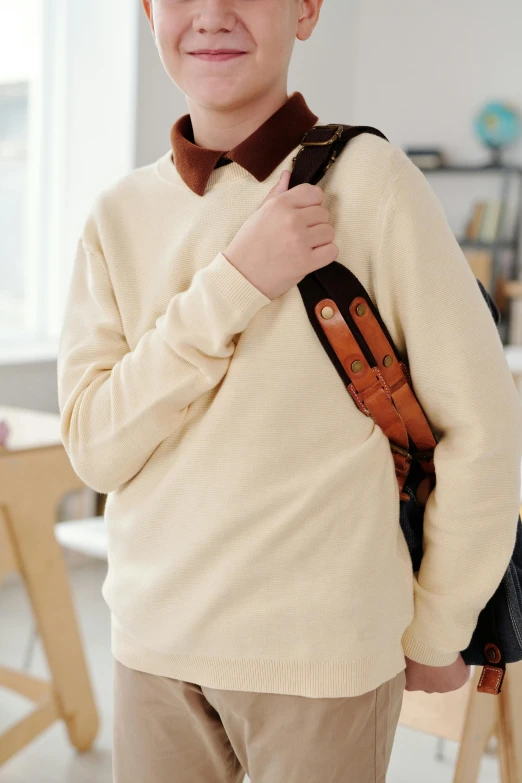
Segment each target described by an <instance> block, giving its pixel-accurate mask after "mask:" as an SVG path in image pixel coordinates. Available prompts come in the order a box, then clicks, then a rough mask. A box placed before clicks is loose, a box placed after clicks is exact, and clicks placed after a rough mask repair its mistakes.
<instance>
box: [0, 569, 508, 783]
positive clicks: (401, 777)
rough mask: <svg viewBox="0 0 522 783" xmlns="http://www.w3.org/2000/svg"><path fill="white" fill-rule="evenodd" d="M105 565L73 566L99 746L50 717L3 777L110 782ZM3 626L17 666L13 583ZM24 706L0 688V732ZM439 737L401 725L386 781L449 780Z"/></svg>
mask: <svg viewBox="0 0 522 783" xmlns="http://www.w3.org/2000/svg"><path fill="white" fill-rule="evenodd" d="M104 570H105V568H104V565H103V564H100V563H89V564H88V565H87V566H81V567H76V568H74V569H73V570H72V571H71V581H72V586H73V591H74V598H75V603H76V607H77V611H78V615H79V621H80V624H81V629H82V635H83V638H84V640H85V647H86V652H87V658H88V662H89V667H90V670H91V673H92V677H93V682H94V687H95V691H96V698H97V701H98V706H99V709H100V712H101V716H102V727H101V731H100V734H99V737H98V740H97V742H96V748H95V750H93V751H91V752H90V753H87V754H85V755H78V754H77V753H76V752H74V751H73V750H72V749H71V747H70V746H69V745H68V742H67V736H66V733H65V730H64V729H63V727H62V726H61V725H60V724H55V725H54V726H53V727H51V728H50V729H48V730H47V731H46V732H45V733H44V734H42V735H41V736H40V737H39V738H38V739H37V740H36V741H35V742H33V743H32V745H31V746H30V747H28V748H27V749H25V750H24V751H22V752H21V753H19V754H18V755H17V756H15V757H14V758H13V759H11V761H9V762H8V763H7V764H6V765H5V766H4V767H2V768H1V769H0V783H110V781H111V780H112V777H111V722H112V704H111V682H112V660H111V656H110V651H109V637H110V633H109V617H108V612H107V609H106V607H105V604H104V602H103V599H102V598H101V594H100V587H101V583H102V581H103V577H104ZM0 628H2V633H1V643H0V664H6V665H9V666H16V667H20V666H21V662H22V660H23V657H24V649H25V647H26V644H27V640H28V638H29V634H30V629H31V614H30V611H29V606H28V604H27V600H26V598H25V594H24V592H23V590H22V589H21V587H20V586H19V585H17V584H15V585H10V586H4V587H2V588H0ZM31 671H32V673H33V674H35V675H45V674H46V673H47V668H46V664H45V659H44V657H43V655H42V653H41V650H40V647H39V645H38V646H37V649H36V653H35V656H34V659H33V664H32V668H31ZM27 707H28V705H27V702H25V701H24V700H23V699H21V698H19V697H16V696H14V695H12V694H9V693H7V692H6V691H3V690H2V691H1V692H0V732H1V731H2V730H5V728H7V726H9V725H10V724H11V723H13V722H15V721H16V720H17V719H19V718H21V717H22V716H23V715H24V714H25V712H27ZM436 745H437V743H436V740H435V739H434V738H433V737H429V736H426V735H422V734H419V733H417V732H413V731H409V730H407V729H401V728H399V730H398V733H397V738H396V742H395V746H394V750H393V756H392V761H391V765H390V770H389V774H388V783H451V781H452V780H453V770H454V760H455V756H456V750H457V748H456V746H455V745H454V743H446V745H445V748H444V754H445V760H444V761H442V762H441V761H436V760H435V752H436ZM498 780H499V778H498V773H497V763H496V760H495V759H494V758H490V757H485V759H484V761H483V764H482V774H481V777H480V783H498ZM143 783H149V781H143ZM150 783H152V781H151V782H150ZM195 783H196V781H195ZM197 783H204V781H201V782H200V781H197ZM245 783H248V778H246V779H245ZM281 783H284V781H281ZM303 783H305V781H303ZM325 783H327V781H325ZM347 783H348V782H347ZM350 783H351V781H350ZM354 783H356V782H354Z"/></svg>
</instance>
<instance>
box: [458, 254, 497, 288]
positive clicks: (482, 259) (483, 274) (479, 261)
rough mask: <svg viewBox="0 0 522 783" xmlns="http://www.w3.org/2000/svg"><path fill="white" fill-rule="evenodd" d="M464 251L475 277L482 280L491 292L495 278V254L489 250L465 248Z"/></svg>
mask: <svg viewBox="0 0 522 783" xmlns="http://www.w3.org/2000/svg"><path fill="white" fill-rule="evenodd" d="M463 253H464V255H465V256H466V258H467V261H468V264H469V265H470V267H471V271H472V272H473V274H474V275H475V277H476V278H477V279H478V280H480V282H481V283H482V285H483V286H484V288H485V289H486V291H489V292H490V293H491V283H492V279H493V254H492V253H491V251H489V250H478V249H473V248H468V247H467V248H463Z"/></svg>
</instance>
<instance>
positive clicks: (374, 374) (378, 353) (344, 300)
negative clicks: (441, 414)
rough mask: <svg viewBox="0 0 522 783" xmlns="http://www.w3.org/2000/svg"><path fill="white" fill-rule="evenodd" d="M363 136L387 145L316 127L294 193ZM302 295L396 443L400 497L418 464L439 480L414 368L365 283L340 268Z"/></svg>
mask: <svg viewBox="0 0 522 783" xmlns="http://www.w3.org/2000/svg"><path fill="white" fill-rule="evenodd" d="M361 133H374V134H375V135H378V136H381V138H384V139H386V137H385V136H384V134H382V133H381V132H380V131H378V130H377V129H376V128H371V127H370V126H350V125H335V124H332V125H324V126H315V127H314V128H312V129H311V131H308V133H307V134H305V135H304V136H303V139H302V141H301V144H302V148H301V150H300V151H299V152H298V154H297V155H296V157H295V158H294V161H293V162H294V168H293V171H292V177H291V179H290V183H289V187H294V186H295V185H297V184H302V183H303V182H310V183H311V184H316V183H317V182H319V180H320V179H321V178H322V177H323V176H324V174H325V173H326V171H327V170H328V169H329V168H330V166H331V165H332V164H333V163H334V161H335V160H336V158H338V157H339V155H340V153H341V152H342V150H343V149H344V148H345V146H346V144H347V143H348V142H349V141H350V140H351V139H353V138H355V137H356V136H358V135H359V134H361ZM386 140H387V139H386ZM298 288H299V291H300V293H301V296H302V299H303V302H304V305H305V308H306V311H307V314H308V317H309V320H310V322H311V324H312V326H313V328H314V330H315V332H316V334H317V336H318V338H319V340H320V341H321V344H322V345H323V348H324V349H325V351H326V353H327V354H328V356H329V358H330V360H331V361H332V363H333V365H334V367H335V369H336V370H337V372H338V373H339V375H340V377H341V379H342V380H343V383H344V385H345V386H346V388H347V389H348V391H349V393H350V395H351V396H352V398H353V400H354V402H355V404H356V405H357V406H358V408H359V409H360V410H361V411H362V412H363V413H364V414H365V415H366V416H370V417H371V418H373V420H374V421H375V422H376V424H377V425H378V426H379V427H380V428H381V429H382V430H383V432H384V434H385V435H386V437H387V438H388V439H389V441H390V447H391V450H392V454H393V459H394V464H395V472H396V476H397V481H398V485H399V491H400V492H402V490H403V486H404V483H405V481H406V479H407V477H408V474H409V471H410V468H411V463H412V461H413V459H414V458H416V459H418V460H419V461H421V464H422V467H423V469H424V472H425V473H427V474H429V475H431V476H432V477H433V481H434V473H435V470H434V465H433V449H434V448H435V445H436V440H435V437H434V435H433V433H432V431H431V428H430V425H429V423H428V421H427V419H426V417H425V415H424V413H423V411H422V408H421V406H420V405H419V403H418V401H417V399H416V397H415V394H414V393H413V389H412V387H411V379H410V376H409V372H408V368H407V366H406V365H405V364H404V362H401V360H400V358H399V355H398V352H397V350H396V348H395V346H394V344H393V340H392V338H391V336H390V334H389V332H388V330H387V328H386V325H385V324H384V322H383V320H382V319H381V317H380V314H379V312H378V310H377V308H376V307H375V306H374V304H373V302H372V301H371V299H370V297H369V295H368V293H367V292H366V289H365V288H364V286H363V285H362V283H361V282H360V281H359V280H358V278H357V277H356V276H355V275H354V274H353V272H351V271H350V270H349V269H348V268H347V267H345V266H343V265H342V264H340V263H338V262H337V261H334V262H332V263H331V264H328V265H327V266H325V267H323V268H321V269H318V270H316V271H315V272H312V273H311V274H309V275H307V276H306V277H305V278H303V280H301V281H300V282H299V283H298ZM411 452H414V453H413V454H412V453H411Z"/></svg>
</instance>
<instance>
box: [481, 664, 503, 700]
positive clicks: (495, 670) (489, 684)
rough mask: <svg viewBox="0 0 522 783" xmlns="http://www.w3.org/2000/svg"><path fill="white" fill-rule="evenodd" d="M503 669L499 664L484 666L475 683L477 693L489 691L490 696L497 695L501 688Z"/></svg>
mask: <svg viewBox="0 0 522 783" xmlns="http://www.w3.org/2000/svg"><path fill="white" fill-rule="evenodd" d="M505 673H506V670H505V669H502V668H501V667H500V666H484V667H483V669H482V674H481V675H480V679H479V681H478V685H477V691H478V692H479V693H489V694H490V695H491V696H498V694H499V693H500V691H501V690H502V682H503V680H504V675H505Z"/></svg>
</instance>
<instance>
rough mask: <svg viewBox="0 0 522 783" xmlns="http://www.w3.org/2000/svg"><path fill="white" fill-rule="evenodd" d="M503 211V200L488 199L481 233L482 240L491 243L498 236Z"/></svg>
mask: <svg viewBox="0 0 522 783" xmlns="http://www.w3.org/2000/svg"><path fill="white" fill-rule="evenodd" d="M501 212H502V202H501V201H499V200H496V201H488V202H487V203H486V208H485V210H484V215H483V218H482V225H481V227H480V234H479V239H480V241H481V242H485V243H487V244H491V243H492V242H494V241H495V240H496V239H497V238H498V233H499V226H500V216H501Z"/></svg>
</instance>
